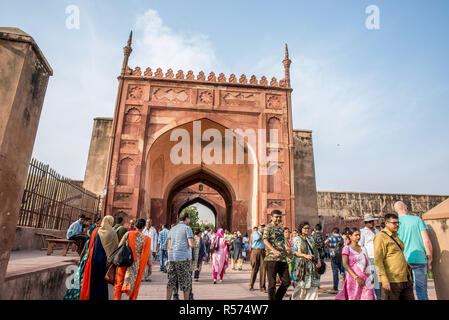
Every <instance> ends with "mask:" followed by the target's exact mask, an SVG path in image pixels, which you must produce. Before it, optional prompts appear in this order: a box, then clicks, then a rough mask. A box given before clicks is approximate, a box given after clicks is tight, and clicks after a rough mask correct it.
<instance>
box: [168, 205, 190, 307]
mask: <svg viewBox="0 0 449 320" xmlns="http://www.w3.org/2000/svg"><path fill="white" fill-rule="evenodd" d="M179 220H180V221H179V223H178V224H177V225H175V226H174V227H173V228H172V229H171V230H170V232H169V233H168V238H167V250H168V268H167V275H168V283H167V300H171V298H172V293H173V290H174V289H175V288H176V287H177V286H179V290H181V291H183V293H184V300H189V295H190V292H191V290H192V272H191V260H192V248H194V237H193V231H192V229H191V228H190V227H189V224H190V216H189V213H188V212H186V211H184V212H182V213H181V215H180V216H179Z"/></svg>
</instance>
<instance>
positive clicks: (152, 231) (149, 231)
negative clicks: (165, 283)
mask: <svg viewBox="0 0 449 320" xmlns="http://www.w3.org/2000/svg"><path fill="white" fill-rule="evenodd" d="M152 224H153V221H152V220H151V219H147V225H146V227H145V229H143V231H142V233H143V234H144V235H146V236H147V237H150V239H151V252H152V253H153V259H154V258H155V257H156V252H157V231H156V228H155V227H153V226H152ZM143 278H144V281H151V280H150V276H149V275H148V273H147V270H145V274H144V276H143Z"/></svg>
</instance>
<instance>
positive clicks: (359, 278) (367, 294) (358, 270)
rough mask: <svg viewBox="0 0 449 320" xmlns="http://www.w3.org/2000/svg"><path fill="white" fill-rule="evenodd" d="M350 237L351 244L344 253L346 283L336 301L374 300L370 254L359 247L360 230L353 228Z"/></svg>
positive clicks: (344, 249)
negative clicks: (369, 269)
mask: <svg viewBox="0 0 449 320" xmlns="http://www.w3.org/2000/svg"><path fill="white" fill-rule="evenodd" d="M348 236H349V240H350V241H351V243H350V244H349V245H347V246H345V247H344V248H343V251H342V259H343V267H344V268H345V270H346V274H345V283H344V285H343V290H341V291H340V292H339V293H338V294H337V296H336V297H335V300H374V290H373V284H372V283H371V278H369V277H368V276H369V275H368V273H367V268H368V264H369V262H368V261H369V260H368V254H367V252H366V250H365V248H362V247H360V246H359V240H360V231H359V229H357V228H351V229H350V230H349V233H348Z"/></svg>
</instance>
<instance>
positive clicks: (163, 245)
mask: <svg viewBox="0 0 449 320" xmlns="http://www.w3.org/2000/svg"><path fill="white" fill-rule="evenodd" d="M167 239H168V230H167V229H164V230H162V231H161V232H160V233H159V239H158V243H159V249H160V250H167Z"/></svg>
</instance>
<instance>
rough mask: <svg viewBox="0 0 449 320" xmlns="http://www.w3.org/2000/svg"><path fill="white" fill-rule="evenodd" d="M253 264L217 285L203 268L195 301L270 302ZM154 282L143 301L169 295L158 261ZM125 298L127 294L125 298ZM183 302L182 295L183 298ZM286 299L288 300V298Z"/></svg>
mask: <svg viewBox="0 0 449 320" xmlns="http://www.w3.org/2000/svg"><path fill="white" fill-rule="evenodd" d="M326 263H327V268H326V273H325V274H324V275H323V276H322V277H321V287H322V288H323V289H326V290H328V289H331V288H332V270H331V268H330V262H329V261H327V262H326ZM250 273H251V265H250V264H249V262H246V263H244V264H243V270H242V271H237V270H232V269H230V268H228V269H227V270H226V273H225V275H224V277H223V283H221V284H220V283H217V284H213V280H212V279H213V278H212V266H211V264H207V265H203V269H202V271H201V274H200V280H199V281H198V282H195V281H194V282H193V294H194V299H195V300H267V299H268V294H266V293H263V292H260V291H259V290H258V289H259V282H258V279H257V280H256V283H255V285H254V287H255V290H254V291H249V290H248V288H249V278H250ZM151 280H152V281H151V282H142V284H141V287H140V292H139V297H138V299H139V300H163V299H165V294H166V285H167V275H166V274H165V273H162V272H160V271H159V264H158V261H155V262H154V265H153V275H152V276H151ZM428 285H429V290H428V291H429V299H430V300H436V294H435V287H434V283H433V280H429V283H428ZM292 293H293V286H290V287H289V289H288V291H287V296H288V295H291V294H292ZM123 298H125V295H123ZM334 298H335V295H333V294H327V293H319V298H318V299H319V300H333V299H334ZM180 299H182V295H180ZM285 299H288V297H286V298H285Z"/></svg>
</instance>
